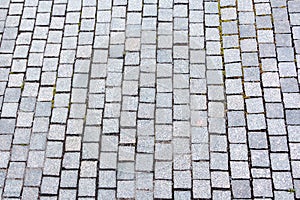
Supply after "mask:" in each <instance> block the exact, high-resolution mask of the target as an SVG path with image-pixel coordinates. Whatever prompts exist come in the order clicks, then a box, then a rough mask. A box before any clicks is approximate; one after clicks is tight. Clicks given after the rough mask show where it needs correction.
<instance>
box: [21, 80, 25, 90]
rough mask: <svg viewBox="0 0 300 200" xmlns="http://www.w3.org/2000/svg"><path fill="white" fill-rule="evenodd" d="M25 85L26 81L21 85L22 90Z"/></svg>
mask: <svg viewBox="0 0 300 200" xmlns="http://www.w3.org/2000/svg"><path fill="white" fill-rule="evenodd" d="M24 86H25V83H24V82H23V83H22V85H21V91H23V90H24Z"/></svg>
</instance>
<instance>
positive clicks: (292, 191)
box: [288, 188, 296, 193]
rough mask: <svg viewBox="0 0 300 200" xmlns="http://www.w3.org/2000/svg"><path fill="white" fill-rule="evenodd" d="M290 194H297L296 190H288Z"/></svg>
mask: <svg viewBox="0 0 300 200" xmlns="http://www.w3.org/2000/svg"><path fill="white" fill-rule="evenodd" d="M288 192H289V193H295V192H296V190H295V189H294V188H290V189H288Z"/></svg>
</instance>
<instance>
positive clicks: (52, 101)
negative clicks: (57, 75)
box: [51, 100, 54, 109]
mask: <svg viewBox="0 0 300 200" xmlns="http://www.w3.org/2000/svg"><path fill="white" fill-rule="evenodd" d="M51 108H52V109H53V108H54V100H51Z"/></svg>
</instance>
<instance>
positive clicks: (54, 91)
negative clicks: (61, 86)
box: [52, 86, 56, 96]
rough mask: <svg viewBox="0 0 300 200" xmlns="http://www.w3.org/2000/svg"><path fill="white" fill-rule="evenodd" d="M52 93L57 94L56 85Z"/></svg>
mask: <svg viewBox="0 0 300 200" xmlns="http://www.w3.org/2000/svg"><path fill="white" fill-rule="evenodd" d="M52 94H53V96H55V94H56V86H54V87H53V91H52Z"/></svg>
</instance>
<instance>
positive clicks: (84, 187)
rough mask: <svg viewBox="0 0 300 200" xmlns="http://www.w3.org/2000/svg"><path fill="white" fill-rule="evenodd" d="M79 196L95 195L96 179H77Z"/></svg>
mask: <svg viewBox="0 0 300 200" xmlns="http://www.w3.org/2000/svg"><path fill="white" fill-rule="evenodd" d="M78 188H79V190H78V195H79V196H83V197H84V196H95V189H96V180H95V179H83V178H82V179H79V185H78Z"/></svg>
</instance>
